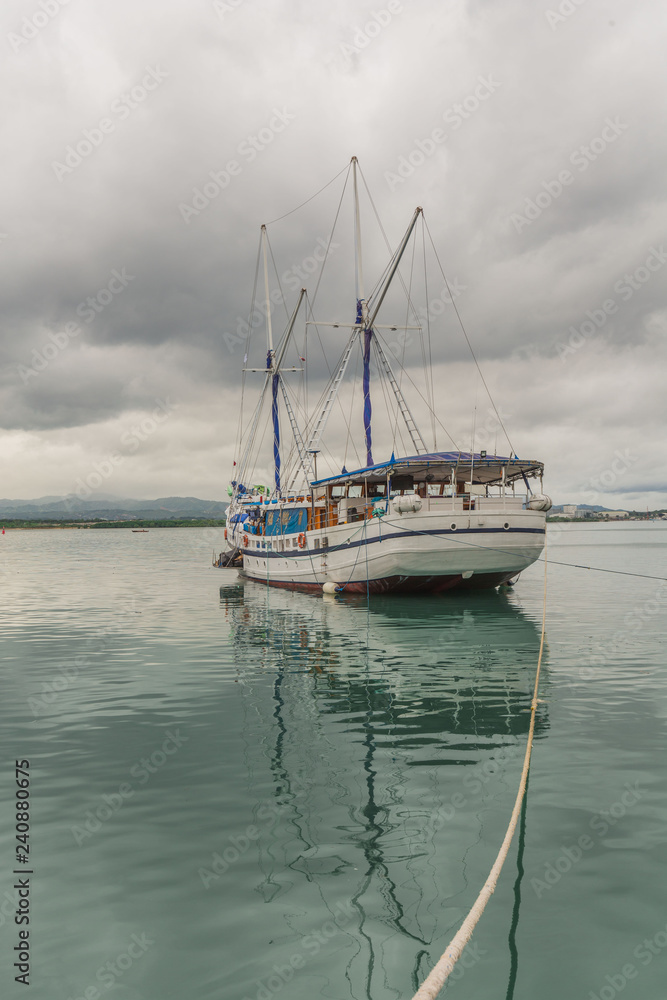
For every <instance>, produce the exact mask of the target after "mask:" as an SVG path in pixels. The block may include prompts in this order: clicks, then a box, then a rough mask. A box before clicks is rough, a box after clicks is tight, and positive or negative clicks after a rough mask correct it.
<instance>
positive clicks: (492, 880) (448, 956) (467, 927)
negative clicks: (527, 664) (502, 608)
mask: <svg viewBox="0 0 667 1000" xmlns="http://www.w3.org/2000/svg"><path fill="white" fill-rule="evenodd" d="M546 620H547V550H546V534H545V539H544V602H543V606H542V635H541V637H540V652H539V656H538V658H537V670H536V673H535V687H534V689H533V700H532V701H531V704H530V728H529V730H528V742H527V744H526V755H525V757H524V761H523V770H522V772H521V780H520V782H519V790H518V792H517V796H516V800H515V802H514V809H513V810H512V816H511V818H510V823H509V826H508V827H507V832H506V834H505V839H504V840H503V843H502V846H501V848H500V850H499V852H498V856H497V858H496V860H495V861H494V863H493V867H492V868H491V871H490V873H489V877H488V878H487V880H486V882H485V883H484V885H483V886H482V889H481V891H480V893H479V895H478V897H477V899H476V900H475V902H474V903H473V905H472V908H471V910H470V912H469V913H468V916H467V917H466V918H465V920H464V921H463V923H462V924H461V927H460V928H459V930H458V932H457V933H456V934H455V935H454V937H453V938H452V940H451V941H450V942H449V944H448V945H447V947H446V948H445V951H444V952H443V954H442V956H441V957H440V959H439V961H438V962H437V964H436V965H435V966H434V967H433V969H432V970H431V972H430V973H429V975H428V976H427V977H426V979H425V980H424V982H423V983H422V984H421V986H420V987H419V989H418V990H417V992H416V993H415V995H414V996H413V998H412V1000H434V998H435V997H436V996H437V995H438V993H439V992H440V990H441V989H442V987H443V986H444V984H445V981H446V980H447V978H448V977H449V975H450V973H451V972H452V970H453V968H454V966H455V965H456V963H457V962H458V960H459V958H460V957H461V953H462V952H463V949H464V948H465V946H466V944H467V943H468V941H469V940H470V938H471V937H472V933H473V931H474V929H475V927H476V926H477V923H478V922H479V919H480V917H481V916H482V913H483V912H484V909H485V907H486V904H487V903H488V901H489V899H490V898H491V896H492V894H493V892H494V891H495V888H496V884H497V882H498V877H499V876H500V872H501V871H502V867H503V865H504V863H505V859H506V858H507V854H508V852H509V849H510V844H511V843H512V837H513V836H514V831H515V829H516V825H517V822H518V820H519V816H520V814H521V804H522V802H523V797H524V794H525V791H526V782H527V780H528V771H529V769H530V756H531V753H532V749H533V737H534V735H535V716H536V711H537V705H538V698H537V691H538V687H539V683H540V670H541V667H542V654H543V652H544V637H545V632H546Z"/></svg>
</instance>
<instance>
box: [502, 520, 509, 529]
mask: <svg viewBox="0 0 667 1000" xmlns="http://www.w3.org/2000/svg"><path fill="white" fill-rule="evenodd" d="M503 528H504V529H505V531H509V530H510V523H509V521H505V523H504V524H503Z"/></svg>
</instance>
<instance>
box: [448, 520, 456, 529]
mask: <svg viewBox="0 0 667 1000" xmlns="http://www.w3.org/2000/svg"><path fill="white" fill-rule="evenodd" d="M449 527H450V528H451V529H452V531H456V522H455V521H452V523H451V524H450V526H449Z"/></svg>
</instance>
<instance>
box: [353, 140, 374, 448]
mask: <svg viewBox="0 0 667 1000" xmlns="http://www.w3.org/2000/svg"><path fill="white" fill-rule="evenodd" d="M352 177H353V180H354V232H355V259H356V265H357V266H356V293H357V323H358V324H359V325H360V327H361V330H362V331H363V338H364V347H363V359H364V373H363V390H364V437H365V439H366V465H372V464H373V440H372V432H371V415H372V412H373V407H372V404H371V343H372V340H373V329H372V327H371V325H370V324H369V323H368V307H367V305H366V299H365V297H364V269H363V260H362V256H361V217H360V215H359V190H358V188H357V158H356V156H353V157H352Z"/></svg>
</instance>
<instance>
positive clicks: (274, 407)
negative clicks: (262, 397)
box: [262, 226, 280, 493]
mask: <svg viewBox="0 0 667 1000" xmlns="http://www.w3.org/2000/svg"><path fill="white" fill-rule="evenodd" d="M267 242H268V238H267V235H266V226H262V253H263V257H264V296H265V299H266V370H267V371H270V372H272V373H273V374H272V378H271V418H272V422H273V468H274V481H275V488H276V493H280V421H279V420H278V385H279V383H280V375H279V374H278V371H277V369H276V367H275V365H274V353H273V331H272V329H271V297H270V295H269V265H268V259H267V253H266V244H267Z"/></svg>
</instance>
